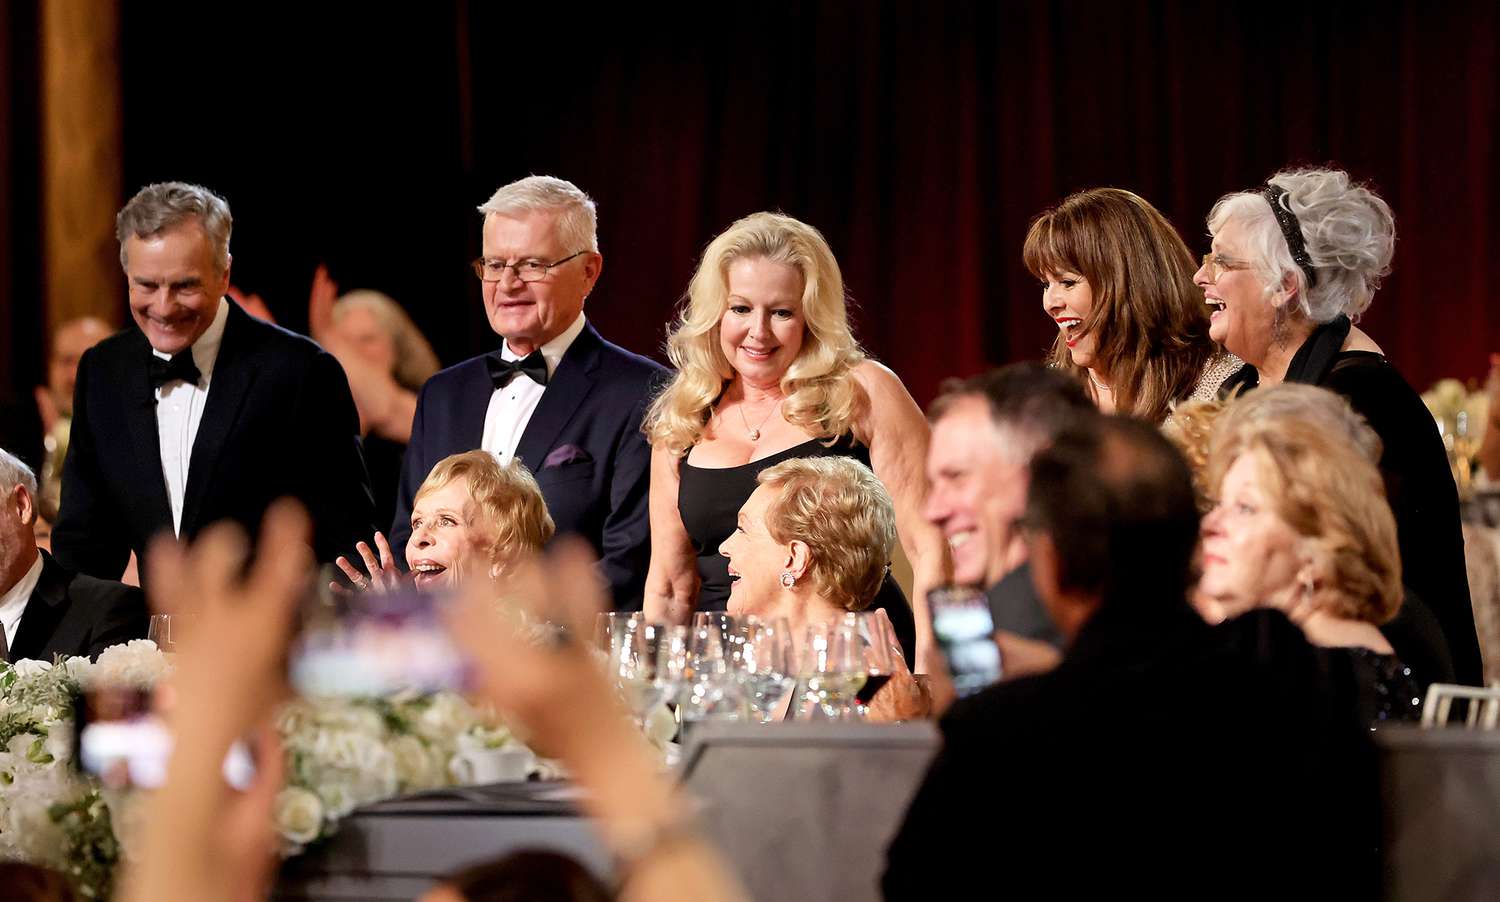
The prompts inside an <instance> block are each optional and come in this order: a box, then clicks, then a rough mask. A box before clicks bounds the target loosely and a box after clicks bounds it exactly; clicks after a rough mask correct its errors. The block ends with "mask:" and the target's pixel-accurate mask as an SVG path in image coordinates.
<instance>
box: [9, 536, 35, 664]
mask: <svg viewBox="0 0 1500 902" xmlns="http://www.w3.org/2000/svg"><path fill="white" fill-rule="evenodd" d="M41 578H42V555H41V553H40V552H38V553H37V556H36V561H35V562H34V563H33V564H32V565H31V569H30V570H27V571H26V575H25V576H23V577H21V578H20V580H18V581H17V582H16V584H15V585H14V586H11V587H10V591H9V592H6V593H5V594H4V595H0V624H3V625H4V626H5V647H6V648H7V649H11V648H15V647H16V630H18V629H20V627H21V617H22V615H24V614H25V613H26V602H27V601H29V600H30V599H31V593H32V592H34V591H36V584H37V582H38V581H39V580H41ZM3 659H4V658H3V656H0V660H3Z"/></svg>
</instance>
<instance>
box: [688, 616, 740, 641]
mask: <svg viewBox="0 0 1500 902" xmlns="http://www.w3.org/2000/svg"><path fill="white" fill-rule="evenodd" d="M736 625H737V624H736V623H735V620H734V618H733V617H731V616H730V615H729V614H726V613H725V612H723V611H698V612H697V613H695V614H694V615H693V629H694V630H698V629H702V628H705V627H707V628H712V629H714V630H717V631H718V633H719V641H720V642H723V643H724V645H725V650H726V651H727V650H728V645H729V637H730V636H731V635H733V633H734V630H735V627H736Z"/></svg>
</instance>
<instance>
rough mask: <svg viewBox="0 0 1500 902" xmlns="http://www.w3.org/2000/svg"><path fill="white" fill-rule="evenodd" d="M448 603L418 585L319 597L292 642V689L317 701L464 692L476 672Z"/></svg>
mask: <svg viewBox="0 0 1500 902" xmlns="http://www.w3.org/2000/svg"><path fill="white" fill-rule="evenodd" d="M446 603H447V602H446V599H445V598H444V597H442V596H436V595H431V594H427V593H423V592H419V591H417V590H416V589H413V588H410V587H406V588H402V589H400V590H398V591H394V592H387V593H379V592H361V593H357V594H352V595H346V596H335V595H320V596H318V597H317V598H316V599H313V600H312V601H311V602H310V603H309V604H307V605H304V608H303V618H302V619H303V623H302V626H301V629H300V631H299V633H298V636H297V638H296V640H295V641H294V642H293V643H292V652H291V660H290V676H291V682H292V686H293V687H294V688H295V689H296V690H297V691H298V692H301V693H302V694H304V695H313V696H316V695H345V696H347V695H360V696H367V695H388V694H390V693H393V692H397V691H399V690H402V689H413V690H416V691H419V692H439V691H443V690H462V689H463V688H464V687H465V685H466V682H467V677H468V673H469V667H468V664H467V662H466V660H465V659H464V656H463V655H462V653H460V652H459V650H458V648H457V647H456V646H454V645H453V643H452V641H451V640H449V638H448V633H447V631H446V630H445V629H444V628H443V624H442V621H441V619H440V617H439V614H440V611H441V608H442V606H443V605H444V604H446Z"/></svg>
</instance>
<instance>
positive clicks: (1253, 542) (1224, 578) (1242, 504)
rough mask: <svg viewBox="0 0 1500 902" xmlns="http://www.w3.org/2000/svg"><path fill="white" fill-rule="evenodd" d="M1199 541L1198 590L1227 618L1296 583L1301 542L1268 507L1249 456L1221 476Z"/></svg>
mask: <svg viewBox="0 0 1500 902" xmlns="http://www.w3.org/2000/svg"><path fill="white" fill-rule="evenodd" d="M1202 540H1203V541H1202V555H1203V577H1202V579H1201V580H1200V581H1199V583H1198V591H1199V592H1200V593H1201V594H1202V595H1204V596H1206V597H1208V598H1210V599H1212V600H1213V601H1214V602H1216V603H1218V604H1219V605H1220V606H1221V607H1222V608H1223V611H1224V614H1225V616H1227V617H1234V616H1236V615H1238V614H1242V613H1244V612H1245V611H1248V610H1250V609H1251V608H1255V607H1264V606H1267V605H1269V604H1270V603H1271V602H1272V600H1273V599H1275V598H1276V597H1277V596H1278V594H1281V593H1284V592H1285V590H1286V589H1287V588H1288V587H1290V586H1292V585H1293V584H1294V583H1295V582H1296V579H1297V572H1298V569H1299V567H1300V558H1299V555H1298V549H1299V548H1300V546H1301V544H1302V543H1301V539H1300V537H1299V536H1298V535H1297V533H1296V531H1295V530H1293V529H1292V527H1291V526H1290V525H1288V524H1287V522H1286V521H1285V520H1283V519H1281V517H1280V516H1279V515H1278V514H1277V513H1276V511H1275V510H1274V509H1273V508H1272V507H1271V504H1270V498H1269V496H1268V495H1267V493H1266V491H1265V488H1264V486H1263V485H1262V482H1261V460H1260V459H1259V458H1258V457H1257V456H1256V455H1255V454H1254V453H1247V454H1241V455H1240V456H1239V457H1238V458H1236V459H1235V461H1234V463H1233V464H1232V465H1231V466H1230V467H1229V469H1228V470H1226V471H1225V472H1224V479H1223V482H1222V483H1221V484H1220V486H1219V503H1218V505H1217V506H1216V507H1215V508H1214V509H1213V510H1212V511H1210V512H1209V514H1208V516H1207V517H1204V518H1203V532H1202Z"/></svg>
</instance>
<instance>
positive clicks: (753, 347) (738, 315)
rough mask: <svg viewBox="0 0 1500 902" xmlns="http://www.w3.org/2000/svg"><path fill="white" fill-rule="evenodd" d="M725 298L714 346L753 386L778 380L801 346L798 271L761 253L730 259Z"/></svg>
mask: <svg viewBox="0 0 1500 902" xmlns="http://www.w3.org/2000/svg"><path fill="white" fill-rule="evenodd" d="M726 283H727V287H728V289H729V298H728V300H727V302H726V306H725V310H724V314H723V316H722V317H720V319H719V348H720V350H721V351H723V353H724V357H725V359H726V360H728V361H729V365H730V366H731V367H733V368H734V371H735V372H736V373H738V374H739V375H740V376H741V377H742V378H744V379H745V380H747V381H748V382H750V384H752V385H757V386H770V385H776V384H778V383H780V381H781V377H782V376H784V375H786V371H787V368H788V367H790V366H791V365H792V361H794V360H796V359H797V355H798V354H799V353H801V351H802V340H803V337H804V336H805V335H806V332H807V322H806V320H805V319H803V314H802V287H803V286H802V274H801V273H800V272H798V271H797V269H796V268H795V267H792V266H788V265H787V264H785V263H775V262H772V261H770V260H767V259H765V258H764V257H742V258H740V259H738V260H735V261H734V262H733V263H731V264H729V269H728V271H727V274H726Z"/></svg>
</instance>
